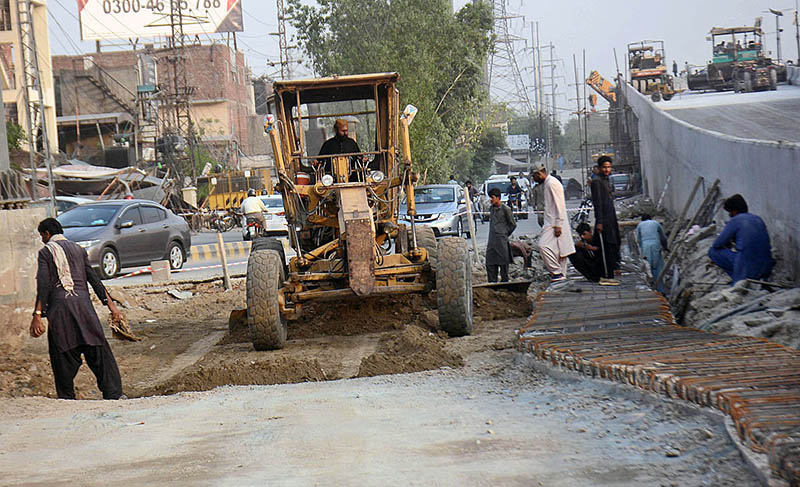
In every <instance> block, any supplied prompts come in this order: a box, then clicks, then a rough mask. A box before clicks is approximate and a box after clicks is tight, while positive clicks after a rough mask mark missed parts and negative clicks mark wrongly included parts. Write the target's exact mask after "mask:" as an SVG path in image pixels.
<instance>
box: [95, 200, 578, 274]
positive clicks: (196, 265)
mask: <svg viewBox="0 0 800 487" xmlns="http://www.w3.org/2000/svg"><path fill="white" fill-rule="evenodd" d="M567 206H569V207H571V206H577V202H574V201H570V202H568V204H567ZM539 230H540V228H539V224H538V223H537V221H536V216H535V215H533V214H531V215H530V218H528V219H527V220H519V222H517V231H516V232H515V234H516V235H537V234H538V233H539ZM477 234H478V238H477V245H478V247H479V248H483V247H486V242H487V240H488V234H489V224H488V223H478V226H477ZM222 235H223V240H224V241H225V242H241V241H242V234H241V230H240V229H238V228H237V229H234V230H231V231H229V232H225V233H223V234H222ZM210 243H217V234H216V233H214V232H201V233H199V234H197V235H195V236H192V245H203V244H210ZM468 245H469V246H470V248H472V242H471V241H469V242H468ZM286 255H287V257H292V256H293V255H294V252H292V251H289V252H287V254H286ZM228 264H229V270H230V273H231V275H243V274H244V273H245V270H246V267H247V259H245V258H242V257H232V258H230V259H229V262H228ZM140 269H141V268H139V267H136V268H126V269H123V270H122V272H121V274H120V275H122V276H124V275H126V274H129V273H132V272H134V271H137V270H140ZM220 276H222V267H221V261H220V260H219V259H212V260H203V261H196V260H190V261H189V262H187V263H186V265H185V266H184V269H182V270H181V271H180V272H177V273H173V275H172V279H173V280H202V279H209V278H212V277H220ZM149 282H152V280H151V277H150V274H149V273H142V274H139V275H136V276H132V277H123V278H117V279H112V280H110V281H106V283H107V284H110V285H124V286H129V285H134V284H146V283H149Z"/></svg>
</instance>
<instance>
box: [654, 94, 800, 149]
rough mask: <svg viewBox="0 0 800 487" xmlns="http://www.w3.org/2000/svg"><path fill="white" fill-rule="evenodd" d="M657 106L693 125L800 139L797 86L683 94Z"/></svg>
mask: <svg viewBox="0 0 800 487" xmlns="http://www.w3.org/2000/svg"><path fill="white" fill-rule="evenodd" d="M657 106H658V107H659V108H661V109H662V110H664V111H666V112H668V113H669V114H670V115H672V116H674V117H676V118H678V119H680V120H683V121H684V122H687V123H690V124H692V125H694V126H696V127H700V128H704V129H706V130H712V131H714V132H719V133H723V134H726V135H732V136H734V137H742V138H745V139H756V140H772V141H783V142H800V87H798V86H789V85H779V86H778V90H777V91H761V92H753V93H734V92H732V91H726V92H721V93H716V92H714V93H687V94H682V96H679V97H676V98H674V99H672V100H670V101H669V102H661V103H658V104H657Z"/></svg>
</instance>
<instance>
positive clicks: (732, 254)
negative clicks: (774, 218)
mask: <svg viewBox="0 0 800 487" xmlns="http://www.w3.org/2000/svg"><path fill="white" fill-rule="evenodd" d="M722 207H723V208H724V209H725V211H727V212H728V215H730V217H731V219H730V221H729V222H728V224H727V225H725V228H724V229H723V230H722V233H720V234H719V237H717V238H716V240H714V243H713V244H712V245H711V248H710V249H709V250H708V256H709V257H711V260H712V261H713V262H714V263H715V264H717V265H718V266H720V267H721V268H722V270H724V271H725V272H727V273H728V275H729V276H731V279H733V284H736V283H737V282H739V281H741V280H743V279H765V278H767V277H769V274H770V273H771V272H772V266H773V265H774V264H775V261H774V260H773V259H772V247H771V246H770V243H769V233H767V226H766V225H764V220H762V219H761V217H759V216H756V215H753V214H751V213H748V212H747V202H746V201H745V200H744V198H743V197H742V195H740V194H735V195H733V196H731V197H730V198H728V199H726V200H725V204H724V205H723V206H722ZM731 244H734V249H731V248H729V247H730V245H731Z"/></svg>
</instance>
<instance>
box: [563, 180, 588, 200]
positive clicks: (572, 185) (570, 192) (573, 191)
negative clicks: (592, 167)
mask: <svg viewBox="0 0 800 487" xmlns="http://www.w3.org/2000/svg"><path fill="white" fill-rule="evenodd" d="M561 184H562V185H563V186H564V198H565V199H568V200H571V199H576V198H581V197H582V196H583V187H581V183H579V182H578V180H577V179H575V178H569V179H567V178H564V180H563V181H561Z"/></svg>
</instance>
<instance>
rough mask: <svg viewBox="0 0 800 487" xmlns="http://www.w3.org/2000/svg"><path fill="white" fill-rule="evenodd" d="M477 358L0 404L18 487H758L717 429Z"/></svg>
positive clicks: (4, 469) (5, 466) (10, 475)
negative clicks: (273, 381) (350, 374)
mask: <svg viewBox="0 0 800 487" xmlns="http://www.w3.org/2000/svg"><path fill="white" fill-rule="evenodd" d="M514 357H515V352H513V351H511V350H503V351H495V350H492V351H484V352H478V353H473V354H470V355H469V356H468V358H467V365H466V367H464V368H459V369H453V368H444V369H440V370H436V371H428V372H420V373H415V374H404V375H393V376H380V377H373V378H365V379H349V380H338V381H330V382H325V383H301V384H291V385H273V386H244V387H223V388H218V389H215V390H214V391H210V392H204V393H181V394H178V395H171V396H156V397H149V398H142V399H133V400H127V401H119V402H102V401H76V402H64V401H57V400H49V399H44V398H25V399H14V400H3V401H2V402H0V410H2V419H0V438H2V442H0V445H2V446H0V475H2V478H3V484H5V485H59V484H64V485H66V484H68V483H69V484H74V483H79V484H81V485H106V484H108V483H109V482H111V479H113V481H114V482H115V483H119V482H122V483H125V484H126V485H153V484H164V483H169V484H170V485H533V486H536V485H547V486H562V485H563V486H575V485H582V486H588V485H630V486H634V485H636V486H641V485H648V486H649V485H680V486H699V485H714V486H725V485H730V486H733V485H736V486H748V485H757V484H756V482H755V479H754V477H753V476H752V475H751V474H750V473H749V472H748V471H747V470H746V469H745V468H744V467H743V465H742V462H741V460H740V458H739V456H738V455H739V454H738V451H737V450H736V448H735V447H734V446H733V445H732V444H731V443H730V441H729V440H728V439H727V437H726V435H725V433H724V431H723V429H722V428H721V427H720V426H718V424H719V422H718V421H714V420H711V419H709V418H708V417H707V416H706V415H704V414H700V413H698V412H695V411H694V410H691V409H684V408H680V407H679V406H677V405H673V404H669V403H666V402H662V401H657V400H643V399H634V400H630V399H625V398H618V397H615V396H614V395H613V394H610V393H609V392H608V391H607V390H606V389H604V387H603V384H602V383H598V384H596V385H595V384H592V383H573V384H569V383H566V384H565V383H562V382H557V381H554V380H552V379H550V378H547V377H544V376H540V375H537V374H536V373H534V372H533V371H532V370H530V369H527V368H526V367H524V366H521V365H516V364H515V363H514Z"/></svg>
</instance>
